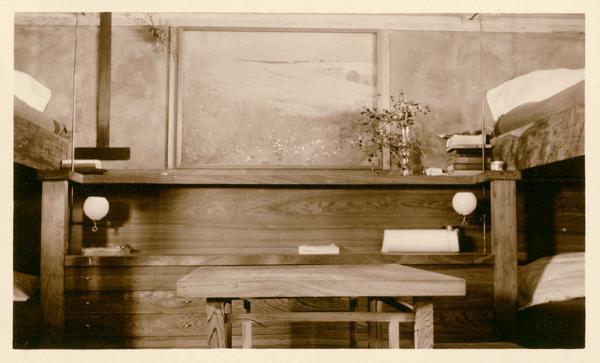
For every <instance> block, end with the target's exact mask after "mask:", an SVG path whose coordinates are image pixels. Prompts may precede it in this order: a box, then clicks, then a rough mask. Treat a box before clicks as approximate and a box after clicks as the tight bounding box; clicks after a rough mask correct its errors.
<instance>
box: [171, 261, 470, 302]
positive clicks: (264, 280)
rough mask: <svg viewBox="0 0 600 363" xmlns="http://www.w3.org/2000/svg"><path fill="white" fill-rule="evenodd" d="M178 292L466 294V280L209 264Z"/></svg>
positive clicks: (405, 271)
mask: <svg viewBox="0 0 600 363" xmlns="http://www.w3.org/2000/svg"><path fill="white" fill-rule="evenodd" d="M177 293H178V295H180V296H187V297H205V298H267V297H349V296H463V295H465V280H464V279H461V278H457V277H453V276H448V275H443V274H440V273H436V272H432V271H427V270H421V269H416V268H413V267H408V266H403V265H398V264H384V265H275V266H206V267H200V268H198V269H196V270H195V271H194V272H192V273H190V274H188V275H186V276H184V277H182V278H181V279H179V281H177Z"/></svg>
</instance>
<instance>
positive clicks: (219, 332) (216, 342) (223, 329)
mask: <svg viewBox="0 0 600 363" xmlns="http://www.w3.org/2000/svg"><path fill="white" fill-rule="evenodd" d="M230 313H231V301H230V300H222V299H206V339H207V342H208V347H209V348H231V323H229V322H228V321H227V314H230Z"/></svg>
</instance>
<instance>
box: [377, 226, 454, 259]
mask: <svg viewBox="0 0 600 363" xmlns="http://www.w3.org/2000/svg"><path fill="white" fill-rule="evenodd" d="M458 251H459V246H458V229H454V228H450V229H448V228H444V229H386V230H385V231H383V244H382V246H381V252H383V253H390V252H458Z"/></svg>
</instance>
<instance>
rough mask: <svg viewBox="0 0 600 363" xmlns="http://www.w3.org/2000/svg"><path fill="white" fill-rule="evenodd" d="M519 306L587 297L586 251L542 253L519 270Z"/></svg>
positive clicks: (524, 306) (522, 307) (521, 307)
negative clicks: (549, 255) (544, 255)
mask: <svg viewBox="0 0 600 363" xmlns="http://www.w3.org/2000/svg"><path fill="white" fill-rule="evenodd" d="M518 284H519V306H520V309H524V308H526V307H529V306H533V305H539V304H544V303H548V302H552V301H565V300H570V299H575V298H579V297H585V253H583V252H572V253H561V254H558V255H555V256H551V257H543V258H540V259H538V260H535V261H534V262H531V263H530V264H528V265H526V266H523V267H521V268H520V269H519V272H518Z"/></svg>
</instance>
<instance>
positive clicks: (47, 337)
mask: <svg viewBox="0 0 600 363" xmlns="http://www.w3.org/2000/svg"><path fill="white" fill-rule="evenodd" d="M68 235H69V184H68V182H67V181H66V180H59V181H44V182H43V183H42V229H41V241H40V242H41V261H40V265H41V266H40V295H41V309H42V324H43V338H44V343H43V344H44V346H45V347H49V348H57V347H60V346H61V343H62V337H63V334H64V324H65V295H64V290H65V289H64V287H65V279H64V273H65V266H64V256H65V251H66V249H67V242H68Z"/></svg>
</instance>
